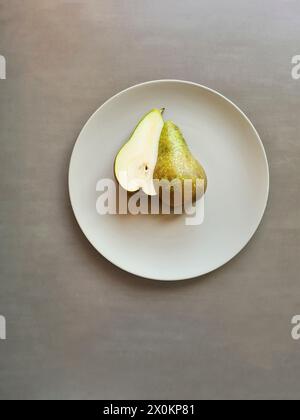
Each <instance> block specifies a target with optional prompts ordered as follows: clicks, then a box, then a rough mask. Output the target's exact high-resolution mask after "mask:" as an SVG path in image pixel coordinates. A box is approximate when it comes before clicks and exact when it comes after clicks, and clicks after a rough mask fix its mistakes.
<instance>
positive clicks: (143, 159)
mask: <svg viewBox="0 0 300 420" xmlns="http://www.w3.org/2000/svg"><path fill="white" fill-rule="evenodd" d="M163 111H164V110H163V109H153V110H152V111H150V112H148V113H147V114H146V115H145V116H144V117H143V118H142V119H141V121H140V122H139V123H138V125H137V126H136V128H135V130H134V131H133V133H132V135H131V136H130V139H129V140H128V141H127V143H125V144H124V146H123V147H122V148H121V149H120V151H119V152H118V154H117V157H116V159H115V166H114V171H115V176H116V178H117V180H118V182H119V184H120V185H121V186H122V187H123V188H124V189H125V190H127V191H132V192H133V191H138V190H139V189H142V190H143V191H144V193H145V194H148V195H156V191H155V187H154V183H153V172H154V169H155V165H156V162H157V156H158V145H159V139H160V134H161V131H162V128H163V126H164V121H163V118H162V113H163Z"/></svg>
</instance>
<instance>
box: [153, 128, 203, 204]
mask: <svg viewBox="0 0 300 420" xmlns="http://www.w3.org/2000/svg"><path fill="white" fill-rule="evenodd" d="M153 179H154V180H158V181H161V180H163V179H166V180H168V181H170V182H171V181H174V180H176V181H177V182H178V180H179V181H181V183H182V186H183V181H184V180H186V179H191V180H192V199H193V201H195V199H196V180H197V179H199V180H203V181H204V192H205V191H206V189H207V176H206V173H205V170H204V168H203V167H202V166H201V165H200V163H199V162H198V161H197V160H196V159H195V158H194V156H193V155H192V153H191V151H190V150H189V147H188V145H187V143H186V141H185V139H184V137H183V135H182V133H181V131H180V129H179V128H178V127H177V126H176V125H175V124H174V123H173V122H172V121H166V122H165V123H164V126H163V129H162V132H161V136H160V140H159V147H158V159H157V162H156V166H155V170H154V174H153ZM173 199H174V197H172V191H171V205H174V202H173ZM183 200H184V198H183Z"/></svg>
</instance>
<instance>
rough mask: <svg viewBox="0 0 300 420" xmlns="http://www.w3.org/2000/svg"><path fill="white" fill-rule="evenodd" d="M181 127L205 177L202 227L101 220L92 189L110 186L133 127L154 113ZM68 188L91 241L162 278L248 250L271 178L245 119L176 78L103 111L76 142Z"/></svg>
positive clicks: (156, 219)
mask: <svg viewBox="0 0 300 420" xmlns="http://www.w3.org/2000/svg"><path fill="white" fill-rule="evenodd" d="M161 107H165V108H166V111H165V114H164V118H165V119H172V120H173V121H174V122H175V123H176V124H177V125H179V127H180V128H181V129H182V131H183V134H184V136H185V138H186V140H187V142H188V144H189V146H190V149H191V151H192V153H193V154H194V155H195V157H196V158H197V159H198V160H199V161H200V162H201V163H202V164H203V166H204V168H205V169H206V172H207V176H208V190H207V193H206V196H205V218H204V223H203V224H201V225H199V226H187V225H186V224H185V216H184V215H182V216H172V215H171V216H154V215H138V216H133V215H126V216H124V215H123V216H121V215H114V216H113V215H105V216H100V215H99V214H97V212H96V200H97V197H98V196H99V193H97V192H96V183H97V181H98V180H99V179H102V178H113V162H114V158H115V156H116V153H117V152H118V150H119V148H120V146H121V145H122V144H123V143H124V142H125V141H126V140H127V139H128V137H129V135H130V133H131V132H132V129H133V127H135V125H136V124H137V122H138V121H139V119H140V118H141V117H142V116H143V115H144V114H145V113H146V112H147V111H149V110H150V109H151V108H161ZM69 190H70V197H71V203H72V207H73V210H74V213H75V216H76V219H77V221H78V223H79V225H80V227H81V229H82V231H83V232H84V234H85V236H86V237H87V239H88V240H89V241H90V242H91V243H92V245H93V246H94V247H95V248H96V249H97V250H98V251H99V252H100V253H101V254H102V255H103V256H104V257H105V258H107V259H108V260H109V261H111V262H112V263H114V264H115V265H117V266H118V267H121V268H122V269H124V270H126V271H128V272H130V273H133V274H136V275H139V276H142V277H147V278H151V279H156V280H183V279H188V278H192V277H196V276H200V275H203V274H206V273H208V272H210V271H212V270H215V269H216V268H218V267H220V266H222V265H223V264H225V263H226V262H228V261H229V260H230V259H231V258H233V257H234V256H235V255H236V254H238V253H239V251H241V249H242V248H243V247H244V246H245V245H246V244H247V242H248V241H249V240H250V238H251V237H252V235H253V234H254V232H255V231H256V229H257V227H258V225H259V223H260V221H261V219H262V216H263V214H264V211H265V208H266V204H267V199H268V192H269V171H268V163H267V158H266V154H265V151H264V147H263V145H262V142H261V140H260V138H259V135H258V133H257V132H256V130H255V128H254V127H253V125H252V124H251V122H250V121H249V119H248V118H247V117H246V116H245V115H244V114H243V112H242V111H241V110H240V109H239V108H238V107H237V106H236V105H234V104H233V103H232V102H231V101H229V100H228V99H226V98H225V97H224V96H222V95H220V94H219V93H217V92H215V91H213V90H211V89H208V88H206V87H204V86H201V85H198V84H195V83H191V82H184V81H177V80H157V81H152V82H147V83H143V84H140V85H137V86H133V87H131V88H129V89H126V90H124V91H123V92H121V93H119V94H117V95H116V96H114V97H113V98H111V99H109V100H108V101H107V102H105V103H104V105H102V106H101V107H100V108H99V109H98V110H97V111H96V112H95V113H94V114H93V115H92V117H91V118H90V119H89V120H88V122H87V124H86V125H85V126H84V128H83V130H82V131H81V133H80V135H79V137H78V139H77V142H76V144H75V147H74V150H73V154H72V158H71V162H70V169H69Z"/></svg>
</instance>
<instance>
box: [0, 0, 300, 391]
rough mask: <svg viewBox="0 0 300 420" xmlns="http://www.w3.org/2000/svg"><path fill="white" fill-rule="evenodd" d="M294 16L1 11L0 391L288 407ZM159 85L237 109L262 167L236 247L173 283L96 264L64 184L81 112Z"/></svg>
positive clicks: (295, 211) (93, 9) (298, 223)
mask: <svg viewBox="0 0 300 420" xmlns="http://www.w3.org/2000/svg"><path fill="white" fill-rule="evenodd" d="M299 18H300V2H299V1H296V0H294V1H293V0H290V1H288V0H285V1H284V0H281V1H280V0H265V1H262V0H254V1H253V0H252V1H251V2H250V1H241V0H229V1H226V2H225V1H224V0H219V1H218V0H207V1H196V0H185V1H181V0H126V1H123V0H97V1H96V0H87V1H84V0H77V1H75V0H74V1H71V0H68V1H67V0H60V1H59V0H43V1H35V0H27V1H23V2H19V1H15V0H14V1H12V0H0V54H2V55H3V56H5V57H6V60H7V79H6V80H0V139H1V153H0V197H1V202H0V232H1V236H0V238H1V248H0V277H1V278H0V314H2V315H4V316H5V317H6V320H7V340H6V341H4V340H2V341H0V398H9V399H12V398H24V399H30V398H37V399H41V398H51V399H58V398H67V399H76V398H84V399H90V398H102V399H116V398H120V399H137V398H139V399H146V398H152V399H158V398H162V399H185V398H194V399H206V398H208V399H217V398H221V399H229V398H236V399H249V398H270V399H273V398H284V399H286V398H298V397H299V394H300V341H293V340H292V338H291V318H292V317H293V315H295V314H297V313H300V285H299V272H300V217H299V216H300V214H299V208H300V198H299V185H300V169H299V168H300V141H299V133H300V118H299V109H300V80H299V81H297V80H293V78H292V77H291V58H292V56H294V55H296V54H300V45H299V39H300V25H299ZM162 78H175V79H184V80H191V81H195V82H198V83H201V84H205V85H207V86H209V87H211V88H214V89H216V90H219V91H220V92H221V93H223V94H224V95H226V96H228V97H229V98H230V99H232V100H233V101H234V102H236V103H237V104H238V105H239V106H240V107H241V108H242V109H243V110H244V111H245V112H246V114H247V115H248V116H249V117H250V118H251V120H252V121H253V122H254V124H255V126H256V128H257V129H258V131H259V133H260V135H261V138H262V140H263V142H264V145H265V148H266V152H267V155H268V158H269V163H270V174H271V191H270V199H269V204H268V208H267V212H266V214H265V217H264V220H263V223H262V225H261V226H260V228H259V230H258V232H257V234H256V235H255V237H254V238H253V240H252V241H251V242H250V244H249V245H248V246H247V247H246V249H244V250H243V251H242V253H241V254H240V255H239V256H238V257H237V258H235V259H234V260H233V261H231V262H230V263H229V264H227V265H226V266H224V267H223V268H221V269H219V270H218V271H216V272H214V273H211V274H209V275H207V276H204V277H202V278H198V279H194V280H189V281H186V282H178V283H163V282H155V281H150V280H144V279H142V278H138V277H135V276H133V275H130V274H127V273H125V272H123V271H122V270H120V269H118V268H117V267H115V266H113V265H112V264H110V263H109V262H107V261H106V260H105V259H104V258H103V257H101V256H100V255H99V254H98V253H97V252H96V251H95V250H94V249H93V248H92V246H91V245H90V244H89V243H88V242H87V240H86V239H85V238H84V236H83V234H82V233H81V231H80V229H79V227H78V226H77V224H76V222H75V220H74V217H73V214H72V211H71V208H70V204H69V199H68V189H67V172H68V162H69V159H70V154H71V150H72V147H73V145H74V142H75V140H76V137H77V134H78V132H79V131H80V129H81V127H82V125H83V124H84V123H85V121H86V120H87V118H88V117H89V115H90V114H91V113H92V112H93V111H94V110H95V109H96V108H97V107H98V106H99V105H101V104H102V103H103V102H104V101H105V100H106V99H108V98H109V97H110V96H112V95H113V94H115V93H117V92H118V91H120V90H122V89H124V88H126V87H128V86H131V85H133V84H136V83H139V82H143V81H147V80H153V79H162ZM254 170H255V168H254Z"/></svg>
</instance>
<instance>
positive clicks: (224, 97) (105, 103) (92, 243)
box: [68, 79, 270, 282]
mask: <svg viewBox="0 0 300 420" xmlns="http://www.w3.org/2000/svg"><path fill="white" fill-rule="evenodd" d="M159 83H179V84H186V85H190V86H195V87H198V88H201V89H204V90H206V91H208V92H211V93H213V94H215V95H217V96H219V97H220V98H222V99H223V100H225V101H226V102H227V103H229V104H230V105H231V106H233V107H234V108H235V109H236V110H237V111H238V112H239V113H240V115H241V116H242V117H243V118H244V119H245V120H246V121H247V123H248V124H249V125H250V127H251V128H252V130H253V132H254V134H255V136H256V138H257V140H258V144H259V146H260V149H261V151H262V153H263V157H264V160H265V166H266V175H267V179H266V181H267V189H266V192H265V204H264V206H263V210H262V212H261V215H260V218H259V221H258V224H257V226H256V228H255V229H254V231H253V232H252V234H251V235H250V237H249V239H248V240H247V242H246V243H245V244H244V246H243V247H242V248H241V249H240V250H239V251H237V252H236V253H235V254H234V255H233V256H232V257H230V258H228V259H227V260H226V261H225V262H223V263H222V264H219V265H217V266H216V267H214V268H212V269H210V270H208V271H206V272H204V273H200V274H195V275H188V276H178V277H174V276H173V277H172V278H170V277H168V276H166V275H165V276H161V277H155V276H153V277H150V276H148V275H143V274H141V273H138V272H136V271H134V270H132V269H129V268H128V267H125V265H123V264H119V263H118V262H117V261H115V260H114V259H113V258H111V257H109V256H107V255H106V252H103V251H102V250H100V248H99V246H96V244H95V243H94V241H92V240H90V239H89V238H88V237H87V235H86V233H85V232H84V230H83V228H82V226H81V224H80V221H79V220H78V217H77V214H76V211H75V208H74V205H73V201H72V193H71V185H70V184H71V166H72V161H73V158H74V151H75V149H76V145H77V142H78V140H79V138H80V136H81V135H82V133H83V132H84V130H85V128H86V127H87V125H88V124H89V123H90V121H91V120H92V119H93V118H94V116H95V115H96V114H97V113H98V112H99V111H100V110H101V109H102V108H103V107H104V106H106V105H107V104H108V103H110V102H111V101H113V100H114V99H116V98H117V97H118V96H121V95H123V94H125V93H126V92H128V91H130V90H134V89H137V88H139V87H142V86H146V85H150V84H159ZM68 192H69V199H70V203H71V207H72V210H73V214H74V217H75V219H76V221H77V223H78V225H79V227H80V230H81V232H82V233H83V234H84V236H85V238H86V239H87V240H88V242H89V243H90V244H91V245H92V246H93V247H94V248H95V249H96V251H97V252H98V253H99V254H101V256H103V257H104V258H105V259H106V260H108V261H109V262H110V263H111V264H113V265H114V266H116V267H118V268H119V269H121V270H123V271H125V272H127V273H129V274H133V275H135V276H137V277H140V278H144V279H149V280H155V281H163V282H165V281H167V282H174V281H183V280H190V279H196V278H198V277H202V276H205V275H207V274H209V273H212V272H214V271H216V270H218V269H219V268H220V267H223V266H224V265H226V264H228V263H229V262H230V261H231V260H233V259H234V258H235V257H237V256H238V255H239V254H240V253H241V252H242V251H243V250H244V249H245V248H246V246H247V245H248V244H249V242H250V241H251V239H252V238H253V236H254V235H255V233H256V232H257V230H258V228H259V227H260V225H261V222H262V219H263V217H264V214H265V212H266V209H267V206H268V201H269V194H270V168H269V162H268V157H267V154H266V151H265V147H264V144H263V142H262V140H261V138H260V135H259V134H258V131H257V130H256V128H255V126H254V124H253V123H252V121H251V120H250V119H249V117H248V116H247V115H246V114H245V113H244V111H243V110H242V109H241V108H240V107H239V106H238V105H236V104H235V103H234V102H233V101H231V100H230V99H229V98H227V97H226V96H225V95H223V94H222V93H220V92H218V91H217V90H215V89H212V88H210V87H208V86H205V85H202V84H200V83H197V82H192V81H188V80H181V79H157V80H149V81H146V82H142V83H138V84H135V85H133V86H130V87H128V88H125V89H123V90H121V91H120V92H118V93H116V94H114V95H113V96H111V97H110V98H108V99H107V100H106V101H104V102H103V103H102V104H101V105H100V106H99V107H98V108H97V109H96V110H95V111H94V112H93V113H92V114H91V116H90V117H89V118H88V120H87V121H86V123H85V124H84V125H83V127H82V129H81V130H80V132H79V134H78V136H77V137H76V140H75V143H74V145H73V147H72V152H71V158H70V162H69V168H68Z"/></svg>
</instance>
